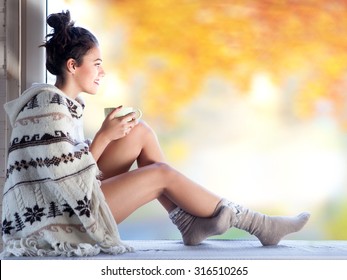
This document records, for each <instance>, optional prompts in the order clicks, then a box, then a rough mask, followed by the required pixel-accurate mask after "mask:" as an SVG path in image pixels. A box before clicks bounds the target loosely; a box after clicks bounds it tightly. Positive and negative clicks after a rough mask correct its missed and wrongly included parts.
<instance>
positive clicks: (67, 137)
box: [2, 84, 131, 256]
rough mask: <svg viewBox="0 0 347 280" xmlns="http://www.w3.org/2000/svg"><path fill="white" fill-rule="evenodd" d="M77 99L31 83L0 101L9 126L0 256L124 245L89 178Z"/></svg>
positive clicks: (93, 175) (91, 165)
mask: <svg viewBox="0 0 347 280" xmlns="http://www.w3.org/2000/svg"><path fill="white" fill-rule="evenodd" d="M83 108H84V105H83V103H81V101H80V100H78V99H76V100H73V99H70V98H69V97H67V96H66V95H64V93H63V92H61V91H60V90H59V89H58V88H56V87H54V86H52V85H48V84H36V85H33V86H32V87H31V88H30V89H28V90H27V91H25V92H24V93H23V95H21V96H20V97H19V98H18V99H16V100H13V101H11V102H9V103H7V104H5V110H6V112H7V114H8V116H9V120H10V122H11V125H12V128H13V130H12V135H11V140H10V146H9V151H8V152H9V154H8V161H7V172H6V182H5V186H4V193H3V209H2V237H3V242H4V251H3V252H2V256H10V255H15V256H58V255H63V256H76V255H77V256H88V255H96V254H98V253H100V252H106V253H110V254H118V253H123V252H127V251H131V248H130V247H128V246H126V245H125V244H123V243H122V242H121V240H120V238H119V234H118V230H117V225H116V223H115V221H114V219H113V216H112V214H111V212H110V210H109V208H108V206H107V204H106V202H105V198H104V196H103V193H102V191H101V189H100V181H98V179H97V175H98V173H99V170H98V168H97V165H96V162H95V160H94V158H93V156H92V154H91V153H90V152H89V146H88V143H87V141H85V139H84V136H83V124H82V113H83Z"/></svg>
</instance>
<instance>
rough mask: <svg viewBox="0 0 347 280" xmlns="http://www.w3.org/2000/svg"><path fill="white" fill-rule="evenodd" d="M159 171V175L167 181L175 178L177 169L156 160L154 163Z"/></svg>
mask: <svg viewBox="0 0 347 280" xmlns="http://www.w3.org/2000/svg"><path fill="white" fill-rule="evenodd" d="M152 165H153V167H154V168H155V170H156V172H157V176H160V178H163V180H164V181H166V182H167V183H168V182H169V181H170V180H172V179H173V177H174V175H175V170H174V169H173V168H172V167H171V166H170V165H168V164H167V163H164V162H155V163H153V164H152Z"/></svg>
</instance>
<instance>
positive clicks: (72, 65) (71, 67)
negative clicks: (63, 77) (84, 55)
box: [66, 58, 76, 74]
mask: <svg viewBox="0 0 347 280" xmlns="http://www.w3.org/2000/svg"><path fill="white" fill-rule="evenodd" d="M66 68H67V71H68V72H69V73H72V74H74V73H75V70H76V60H74V59H73V58H69V59H68V60H67V61H66Z"/></svg>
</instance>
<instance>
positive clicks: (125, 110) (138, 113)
mask: <svg viewBox="0 0 347 280" xmlns="http://www.w3.org/2000/svg"><path fill="white" fill-rule="evenodd" d="M114 109H115V108H114V107H109V108H104V112H105V117H107V116H108V114H110V113H111V112H112V111H113V110H114ZM130 113H136V115H135V119H137V120H138V119H140V118H141V117H142V112H141V110H140V109H134V108H133V107H122V108H121V109H120V110H119V111H118V112H117V113H116V114H115V115H114V117H115V118H119V117H124V116H125V115H127V114H130Z"/></svg>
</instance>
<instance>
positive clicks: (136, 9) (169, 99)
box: [48, 0, 347, 239]
mask: <svg viewBox="0 0 347 280" xmlns="http://www.w3.org/2000/svg"><path fill="white" fill-rule="evenodd" d="M66 9H69V10H70V12H71V14H72V18H73V19H74V20H75V21H76V25H79V26H83V27H86V28H88V29H89V30H91V31H92V32H93V33H94V34H95V35H96V36H97V37H98V39H99V41H100V45H101V48H102V51H103V60H104V68H105V70H106V72H107V75H106V77H105V79H104V84H103V86H102V90H101V92H100V94H99V96H97V97H95V96H94V97H93V96H85V98H86V99H87V109H86V118H85V126H86V131H87V134H88V135H87V136H88V137H93V134H94V133H95V132H96V130H97V129H98V127H99V126H100V124H101V122H102V120H103V107H110V106H117V105H120V104H123V105H129V106H134V107H139V108H141V110H142V111H143V113H144V117H143V118H144V119H145V120H146V121H147V122H148V123H149V124H150V125H151V126H152V127H153V128H154V129H155V130H156V132H157V133H158V136H159V140H160V142H161V144H162V147H163V150H164V152H165V154H166V156H167V161H168V162H170V163H171V164H172V165H173V166H175V167H176V168H177V169H179V170H180V171H182V172H183V173H184V174H186V175H187V176H189V177H190V178H192V179H193V180H195V181H197V182H199V183H200V184H202V185H204V186H205V187H207V188H209V189H211V190H212V191H214V192H216V193H218V194H220V195H221V196H225V197H228V198H229V199H230V200H233V201H236V202H238V203H240V204H243V205H246V206H249V207H251V208H254V209H256V210H260V211H263V212H266V213H269V214H274V215H278V214H285V215H292V214H296V213H297V212H300V211H302V210H307V211H310V212H311V213H312V217H311V220H310V223H309V224H308V225H307V227H306V228H305V230H303V231H302V232H300V233H298V234H296V235H293V236H292V237H290V236H289V238H293V239H346V238H347V231H346V228H347V176H346V170H347V169H346V167H347V137H346V136H347V134H346V132H347V95H346V89H347V17H346V15H347V2H346V1H343V0H330V1H325V0H300V1H299V0H297V1H296V0H278V1H276V0H254V1H250V0H242V1H241V0H234V1H231V0H230V1H228V0H213V1H208V0H160V1H157V0H141V1H138V0H113V1H111V0H83V1H82V0H65V1H64V0H58V1H57V0H54V1H53V0H49V1H48V13H52V12H60V11H61V10H66ZM120 233H121V236H122V238H123V239H156V238H162V239H168V238H180V235H179V232H178V231H177V230H176V229H175V227H174V226H173V225H172V224H171V222H170V221H169V219H168V217H167V214H166V213H165V211H164V210H163V208H161V207H160V206H159V204H158V203H157V202H153V203H150V204H149V205H147V206H145V207H143V208H141V209H139V210H138V211H136V212H135V213H134V214H133V215H132V216H131V217H129V219H128V220H127V221H125V222H123V223H122V224H121V225H120ZM230 237H231V238H248V237H249V236H248V235H247V234H244V233H243V232H239V231H237V230H231V231H229V232H228V233H226V234H225V235H223V236H222V237H221V238H230Z"/></svg>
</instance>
